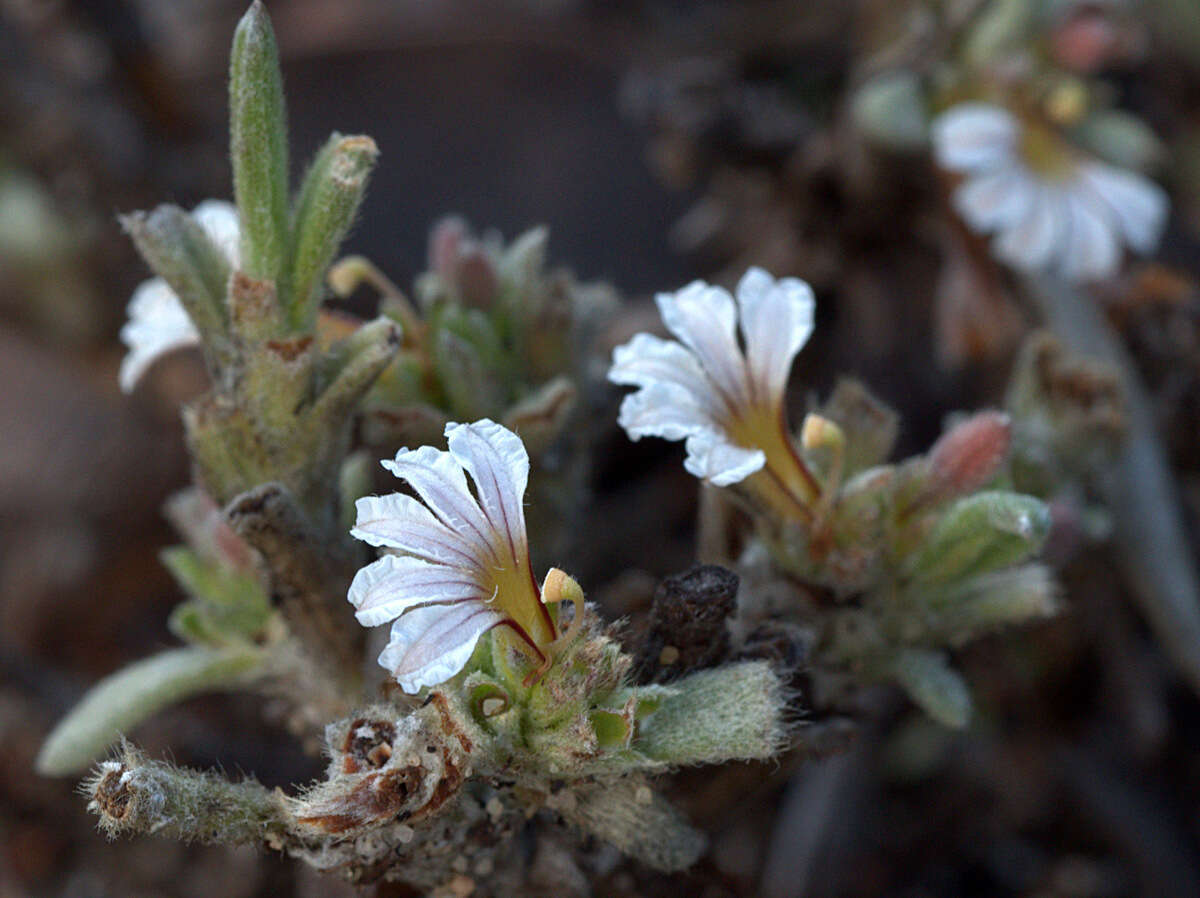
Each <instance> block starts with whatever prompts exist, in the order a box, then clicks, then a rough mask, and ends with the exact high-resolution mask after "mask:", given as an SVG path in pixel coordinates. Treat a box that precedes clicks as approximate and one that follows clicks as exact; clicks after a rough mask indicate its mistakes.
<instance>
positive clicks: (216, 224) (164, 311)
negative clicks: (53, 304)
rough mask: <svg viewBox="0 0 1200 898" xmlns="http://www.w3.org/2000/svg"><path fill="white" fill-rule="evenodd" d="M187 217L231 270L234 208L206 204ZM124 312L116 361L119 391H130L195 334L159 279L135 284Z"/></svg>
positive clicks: (235, 221)
mask: <svg viewBox="0 0 1200 898" xmlns="http://www.w3.org/2000/svg"><path fill="white" fill-rule="evenodd" d="M192 217H193V218H195V219H196V221H197V222H198V223H199V224H200V227H202V228H203V229H204V230H205V232H206V233H207V234H208V236H209V237H210V238H212V241H213V242H214V243H215V244H216V245H217V247H218V248H219V249H220V250H221V251H222V252H224V253H225V255H226V256H227V257H228V258H229V264H230V266H231V267H233V268H236V267H237V266H238V218H237V209H236V208H235V207H234V206H233V205H232V204H231V203H226V202H224V201H222V200H205V201H204V202H202V203H201V204H200V205H198V206H197V207H196V208H195V209H193V210H192ZM127 312H128V314H129V320H128V321H127V322H125V326H124V327H122V328H121V341H122V342H123V343H124V344H125V345H126V346H128V347H129V352H128V353H127V354H126V356H125V358H124V359H123V360H122V361H121V371H120V374H119V376H118V381H119V383H120V384H121V389H122V390H124V391H125V392H126V393H131V392H133V388H134V387H135V386H137V382H138V381H139V380H141V377H142V375H143V374H145V373H146V371H147V370H148V369H149V368H150V366H151V365H153V364H154V362H155V361H157V360H158V358H159V357H160V356H163V355H166V354H167V353H168V352H174V351H175V350H176V349H183V348H185V347H188V346H195V345H197V344H198V343H199V342H200V334H199V332H198V331H197V330H196V326H195V325H194V324H192V319H191V318H189V317H188V313H187V310H185V309H184V307H183V303H181V302H180V301H179V297H178V296H176V295H175V291H173V290H172V289H171V288H170V287H169V286H167V282H166V281H164V280H163V279H162V278H151V279H150V280H148V281H143V282H142V283H141V284H140V285H138V288H137V289H136V290H134V291H133V297H132V298H131V299H130V300H129V306H128V308H127Z"/></svg>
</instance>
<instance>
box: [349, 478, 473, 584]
mask: <svg viewBox="0 0 1200 898" xmlns="http://www.w3.org/2000/svg"><path fill="white" fill-rule="evenodd" d="M354 508H355V510H356V511H357V513H358V514H357V520H356V521H355V523H354V528H353V529H352V530H351V531H350V535H351V536H353V537H354V538H355V539H361V540H362V541H363V542H365V543H368V544H370V545H372V546H382V547H386V548H389V549H399V550H400V551H402V552H407V553H409V554H410V555H415V556H416V557H418V558H423V559H424V560H426V561H430V562H433V563H435V564H449V565H456V566H461V567H466V568H468V569H470V570H476V569H477V568H478V566H479V564H480V561H479V559H478V555H479V548H478V546H477V545H476V544H475V542H474V541H473V540H471V539H468V538H466V537H465V536H464V535H463V534H462V533H461V532H459V531H456V530H452V529H450V528H449V527H447V526H446V525H445V524H443V523H442V522H441V521H440V520H438V519H437V518H436V517H435V516H434V514H433V512H431V511H430V510H429V509H428V508H426V507H425V506H424V505H422V504H421V503H420V502H418V501H417V500H416V499H414V498H413V497H412V496H406V495H404V494H403V493H391V494H389V495H387V496H364V497H363V498H361V499H359V500H358V501H356V502H355V503H354Z"/></svg>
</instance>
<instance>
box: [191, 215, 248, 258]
mask: <svg viewBox="0 0 1200 898" xmlns="http://www.w3.org/2000/svg"><path fill="white" fill-rule="evenodd" d="M192 218H194V219H196V222H197V223H198V224H199V225H200V227H202V228H204V231H205V233H207V234H208V236H209V237H210V238H212V242H213V243H215V244H216V245H217V247H218V248H219V249H220V250H221V252H223V253H224V254H225V255H226V257H227V258H228V259H229V263H230V265H232V266H233V267H234V268H237V267H238V266H239V265H240V264H241V262H240V259H239V256H240V255H241V254H240V252H239V251H238V240H239V239H240V228H239V227H238V213H237V207H236V206H235V205H233V203H227V202H225V201H224V200H205V201H204V202H202V203H201V204H200V205H198V206H197V207H196V208H195V209H193V210H192Z"/></svg>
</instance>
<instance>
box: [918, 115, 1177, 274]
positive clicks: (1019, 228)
mask: <svg viewBox="0 0 1200 898" xmlns="http://www.w3.org/2000/svg"><path fill="white" fill-rule="evenodd" d="M933 141H934V153H935V156H936V158H937V161H938V164H939V165H941V166H942V167H943V168H945V169H948V170H950V171H955V172H961V173H962V174H964V175H965V179H964V180H963V182H962V184H960V185H959V186H958V187H957V189H956V190H955V191H954V196H953V203H954V208H955V209H956V210H957V212H958V214H959V215H961V216H962V218H963V220H964V221H966V223H967V225H968V226H970V227H971V228H972V229H973V230H975V231H977V232H979V233H982V234H995V239H994V242H993V252H995V254H996V256H997V257H998V258H1000V259H1002V260H1003V261H1005V262H1008V263H1009V264H1011V265H1013V266H1015V267H1017V268H1020V269H1024V270H1044V271H1051V272H1055V273H1057V274H1059V275H1061V276H1062V277H1065V278H1067V279H1069V280H1073V281H1085V280H1093V279H1099V278H1105V277H1109V276H1110V275H1112V274H1114V273H1115V272H1116V270H1117V268H1118V266H1119V265H1120V262H1121V251H1122V247H1123V246H1128V247H1129V248H1130V249H1132V250H1134V251H1135V252H1138V253H1143V254H1145V253H1150V252H1152V251H1153V250H1154V248H1155V247H1156V246H1157V245H1158V241H1159V238H1160V237H1161V235H1162V231H1163V227H1164V225H1165V224H1166V217H1167V208H1168V202H1167V196H1166V193H1164V191H1163V190H1162V188H1160V187H1159V186H1158V185H1157V184H1155V183H1154V182H1152V181H1150V180H1149V179H1147V178H1145V177H1143V176H1142V175H1139V174H1136V173H1134V172H1131V171H1127V170H1125V169H1121V168H1116V167H1114V166H1111V165H1108V164H1106V163H1103V162H1099V161H1097V160H1096V159H1093V158H1090V157H1088V156H1085V155H1083V154H1082V153H1080V152H1078V151H1075V150H1074V149H1073V148H1071V147H1069V146H1068V145H1067V144H1066V143H1065V142H1064V141H1063V140H1062V139H1061V138H1059V137H1058V136H1057V135H1056V134H1054V133H1053V132H1052V131H1050V130H1049V129H1047V128H1045V127H1043V126H1040V125H1035V124H1032V123H1022V122H1021V121H1019V120H1018V119H1017V118H1016V117H1015V116H1013V115H1012V113H1010V112H1008V111H1007V110H1006V109H1003V108H1001V107H999V106H993V105H990V104H987V103H961V104H959V105H957V106H954V107H952V108H950V109H948V110H947V111H946V112H944V113H942V114H941V115H940V116H939V117H938V118H937V119H936V120H935V121H934V123H933Z"/></svg>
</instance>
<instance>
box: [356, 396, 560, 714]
mask: <svg viewBox="0 0 1200 898" xmlns="http://www.w3.org/2000/svg"><path fill="white" fill-rule="evenodd" d="M446 442H447V444H448V445H449V447H450V451H449V452H443V451H441V450H439V449H435V448H434V447H432V446H422V447H421V448H420V449H401V450H400V451H399V452H398V453H396V458H395V459H394V460H392V461H384V462H383V466H384V467H385V468H387V469H388V470H389V471H391V472H392V473H393V474H395V475H396V476H397V477H400V478H402V479H403V480H405V481H407V482H408V485H409V486H411V487H412V488H413V489H414V490H415V491H416V493H417V495H418V496H420V499H421V501H418V500H417V499H415V498H413V497H412V496H407V495H404V494H401V493H392V494H390V495H387V496H369V497H367V498H364V499H359V500H358V502H357V510H358V519H357V521H356V523H355V526H354V529H353V530H351V531H350V533H351V534H352V535H353V536H355V537H357V538H358V539H361V540H364V541H365V542H368V543H370V544H371V545H373V546H381V547H384V548H388V549H393V550H396V551H398V552H400V553H403V554H389V555H384V556H383V557H382V558H380V559H379V560H378V561H375V562H373V563H371V564H369V565H367V566H366V567H365V568H363V569H362V570H360V571H359V572H358V574H357V575H356V576H355V577H354V581H353V582H352V583H351V584H350V592H349V599H350V602H351V603H352V604H353V605H354V607H355V609H356V610H355V616H356V617H357V618H358V621H359V623H361V624H362V625H363V626H366V627H375V626H379V625H381V624H385V623H387V622H389V621H393V620H394V621H395V623H393V624H392V633H391V640H390V641H389V642H388V645H387V648H386V649H384V650H383V653H382V654H381V655H380V656H379V663H380V664H381V665H383V666H384V667H385V668H387V669H388V670H390V671H391V672H392V673H393V675H394V676H395V677H396V680H397V681H398V682H399V683H400V686H401V687H402V688H403V689H404V690H405V691H406V692H416V691H417V690H418V689H420V688H421V687H422V686H435V685H437V684H438V683H441V682H443V681H445V680H446V679H448V678H449V677H452V676H454V674H456V673H458V672H459V671H460V670H462V668H463V665H465V664H466V663H467V661H468V660H469V659H470V657H471V653H472V652H473V651H474V650H475V643H476V642H477V641H478V640H479V637H480V636H482V635H483V634H484V633H486V632H487V631H488V630H490V629H492V628H493V627H496V626H500V625H506V626H508V627H511V628H512V630H513V631H514V632H515V633H516V634H517V636H518V637H519V638H520V640H521V642H522V644H523V645H524V647H525V648H526V649H527V650H528V651H529V652H530V654H532V655H534V656H535V657H537V658H538V659H539V660H544V659H545V658H546V657H547V653H546V649H547V648H548V647H549V646H550V644H551V643H552V642H554V640H555V639H556V638H557V636H558V633H557V631H556V628H555V624H554V621H553V619H552V618H551V616H550V614H549V612H548V610H547V608H546V606H545V605H544V604H543V601H542V596H541V594H540V592H539V589H538V586H537V583H536V581H535V580H534V578H533V568H532V566H531V564H530V561H529V545H528V541H527V539H526V535H525V512H524V509H523V508H522V500H523V497H524V495H525V485H526V482H527V481H528V479H529V456H528V454H527V453H526V451H525V446H524V445H523V444H522V443H521V440H520V438H519V437H517V435H516V434H514V433H512V431H510V430H507V429H506V428H504V427H501V426H500V425H499V424H496V423H495V422H493V421H489V420H486V419H485V420H482V421H476V422H475V423H474V424H448V425H447V426H446ZM464 472H465V473H466V474H470V475H471V480H472V481H474V484H475V493H474V494H472V492H471V490H470V488H469V487H468V485H467V479H466V477H465V476H464ZM422 503H423V504H422ZM547 582H549V577H547ZM580 610H581V609H580V608H579V607H578V606H577V616H576V620H578V619H579V616H578V612H579V611H580Z"/></svg>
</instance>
